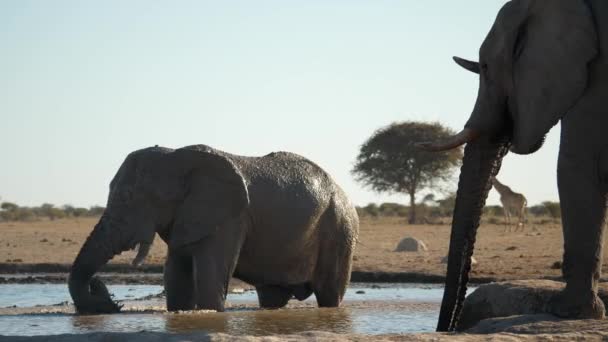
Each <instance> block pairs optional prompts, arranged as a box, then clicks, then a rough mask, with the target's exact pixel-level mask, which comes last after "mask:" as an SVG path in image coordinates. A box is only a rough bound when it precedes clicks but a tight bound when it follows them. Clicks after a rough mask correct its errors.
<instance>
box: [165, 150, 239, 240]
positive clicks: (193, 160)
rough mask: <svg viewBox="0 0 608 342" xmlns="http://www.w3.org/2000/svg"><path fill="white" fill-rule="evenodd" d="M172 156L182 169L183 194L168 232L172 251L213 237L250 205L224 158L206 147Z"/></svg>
mask: <svg viewBox="0 0 608 342" xmlns="http://www.w3.org/2000/svg"><path fill="white" fill-rule="evenodd" d="M175 157H176V159H177V163H178V165H179V166H180V167H181V168H183V174H184V178H183V180H184V188H185V192H184V193H185V195H184V200H183V202H182V203H181V205H180V207H179V208H178V210H177V216H176V218H175V221H174V224H173V230H172V231H171V236H170V241H169V246H170V247H171V248H177V247H180V246H183V245H186V244H190V243H193V242H196V241H198V240H201V239H203V238H205V237H207V236H210V235H213V234H215V233H216V232H217V231H218V229H220V227H221V226H222V225H223V224H224V223H225V222H227V221H229V220H231V219H235V218H238V217H239V216H240V215H241V213H242V212H243V210H244V209H245V208H247V207H248V205H249V194H248V192H247V186H246V184H245V180H244V178H243V176H242V174H241V172H240V171H239V170H238V169H237V168H236V167H235V165H234V164H233V163H232V162H231V161H230V160H229V159H228V158H227V157H225V156H223V155H220V154H218V153H217V152H216V151H214V150H212V149H210V148H208V147H206V146H193V147H187V148H183V149H179V150H176V151H175Z"/></svg>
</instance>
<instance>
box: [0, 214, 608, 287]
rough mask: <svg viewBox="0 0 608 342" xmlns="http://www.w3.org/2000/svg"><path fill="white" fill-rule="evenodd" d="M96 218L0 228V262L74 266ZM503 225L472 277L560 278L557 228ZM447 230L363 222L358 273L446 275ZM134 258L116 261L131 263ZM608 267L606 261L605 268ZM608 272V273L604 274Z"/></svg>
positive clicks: (155, 253)
mask: <svg viewBox="0 0 608 342" xmlns="http://www.w3.org/2000/svg"><path fill="white" fill-rule="evenodd" d="M96 221H97V219H93V218H83V219H67V220H56V221H37V222H4V223H0V263H2V262H9V263H11V262H14V263H65V264H69V263H71V262H72V261H73V260H74V258H75V257H76V254H77V253H78V250H79V249H80V246H81V245H82V243H83V242H84V240H85V239H86V237H87V235H88V234H89V232H90V231H91V229H92V228H93V226H94V225H95V223H96ZM503 230H504V229H503V226H501V225H490V224H484V225H482V226H481V227H480V229H479V233H478V239H477V244H476V250H475V255H474V256H475V258H476V259H477V261H478V264H477V265H474V266H473V274H474V276H477V277H482V276H489V277H498V278H504V279H517V278H534V277H540V276H559V274H560V271H559V269H552V268H551V266H552V264H553V263H555V262H556V261H559V260H561V255H562V233H561V227H560V225H559V224H555V223H548V224H547V223H545V224H538V223H537V224H534V222H533V223H530V224H529V225H528V226H527V227H526V229H525V231H524V232H523V233H522V232H516V233H515V232H506V233H505V232H503ZM449 231H450V226H449V225H408V224H406V223H405V222H404V220H403V219H391V218H381V219H363V220H362V222H361V229H360V236H359V245H358V246H357V251H356V255H355V263H354V270H358V271H380V272H423V273H430V274H444V272H445V264H442V263H441V262H440V261H441V258H442V257H443V256H445V255H446V254H447V247H448V240H449ZM407 236H413V237H416V238H418V239H421V240H423V241H424V242H425V244H426V245H427V246H428V251H426V252H421V253H396V252H394V249H395V247H396V246H397V243H398V242H399V240H400V239H402V238H403V237H407ZM165 253H166V247H165V244H164V243H163V242H162V241H161V240H160V239H159V238H157V239H156V241H155V244H154V247H153V249H152V252H151V253H150V256H149V257H148V260H147V263H163V261H164V258H165ZM133 256H134V253H133V252H128V253H123V254H122V255H120V256H117V257H116V258H115V259H114V260H113V262H118V263H128V262H130V261H131V259H132V258H133ZM604 264H606V262H605V263H604ZM604 272H606V271H604Z"/></svg>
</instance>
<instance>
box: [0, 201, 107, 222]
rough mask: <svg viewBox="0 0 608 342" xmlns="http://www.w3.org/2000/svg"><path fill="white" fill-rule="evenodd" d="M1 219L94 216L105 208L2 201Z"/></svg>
mask: <svg viewBox="0 0 608 342" xmlns="http://www.w3.org/2000/svg"><path fill="white" fill-rule="evenodd" d="M0 209H1V210H0V220H1V221H32V220H40V219H49V220H56V219H61V218H66V217H96V216H100V215H101V214H103V212H104V210H105V208H104V207H99V206H94V207H91V208H89V209H86V208H75V207H73V206H71V205H69V204H66V205H64V206H62V207H61V208H57V207H55V206H54V205H53V204H50V203H44V204H42V205H41V206H39V207H20V206H18V205H17V204H15V203H11V202H3V203H2V204H0Z"/></svg>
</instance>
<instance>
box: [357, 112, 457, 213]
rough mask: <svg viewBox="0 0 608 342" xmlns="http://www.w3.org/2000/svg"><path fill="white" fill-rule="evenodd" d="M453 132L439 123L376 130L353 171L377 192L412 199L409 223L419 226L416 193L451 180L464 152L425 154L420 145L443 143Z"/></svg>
mask: <svg viewBox="0 0 608 342" xmlns="http://www.w3.org/2000/svg"><path fill="white" fill-rule="evenodd" d="M453 134H454V132H453V131H452V130H451V129H449V128H447V127H444V126H442V125H441V124H439V123H427V122H414V121H406V122H400V123H393V124H391V125H389V126H386V127H383V128H380V129H379V130H377V131H376V132H375V133H374V134H373V135H372V136H371V137H370V138H369V139H368V140H367V141H366V142H365V143H364V144H363V145H362V146H361V150H360V152H359V155H358V156H357V160H356V162H355V166H354V168H353V170H352V171H351V172H352V173H353V175H354V176H355V178H356V179H357V181H359V182H361V183H363V184H365V185H366V186H369V187H371V188H372V189H374V190H375V191H378V192H391V193H405V194H408V195H409V197H410V210H409V218H408V222H409V223H410V224H414V223H416V194H417V193H418V192H420V191H422V190H424V189H429V188H433V187H436V186H438V185H439V184H441V183H444V182H446V181H448V180H450V178H451V175H452V172H453V170H454V168H456V167H457V166H458V165H459V164H460V161H461V160H462V149H461V148H458V149H454V150H450V151H446V152H441V153H436V152H426V151H423V150H422V149H420V148H418V147H417V146H416V144H417V143H419V142H425V141H441V140H442V139H444V138H447V137H449V136H452V135H453Z"/></svg>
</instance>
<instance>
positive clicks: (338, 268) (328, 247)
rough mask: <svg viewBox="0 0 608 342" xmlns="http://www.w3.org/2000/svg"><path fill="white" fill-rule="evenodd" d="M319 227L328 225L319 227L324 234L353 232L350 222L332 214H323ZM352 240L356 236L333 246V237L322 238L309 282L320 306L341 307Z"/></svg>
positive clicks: (350, 259) (350, 258) (348, 278)
mask: <svg viewBox="0 0 608 342" xmlns="http://www.w3.org/2000/svg"><path fill="white" fill-rule="evenodd" d="M321 224H324V225H327V226H325V227H320V231H323V232H334V231H340V232H352V231H356V229H353V228H352V227H351V225H352V224H353V223H352V222H351V221H350V220H349V219H348V218H342V217H340V216H339V215H337V213H335V212H331V213H330V215H328V214H326V217H324V219H323V221H322V223H321ZM355 240H356V236H354V237H350V238H346V239H344V240H343V241H338V243H336V240H335V239H334V238H331V237H321V241H322V242H323V243H322V244H321V247H320V253H319V257H318V259H317V265H316V270H315V273H314V278H313V282H312V290H313V292H314V294H315V297H316V298H317V304H318V305H319V307H338V306H340V303H341V302H342V298H343V297H344V293H345V292H346V286H347V285H348V282H349V281H350V271H351V267H352V254H353V252H354V248H355V246H354V243H355Z"/></svg>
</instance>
